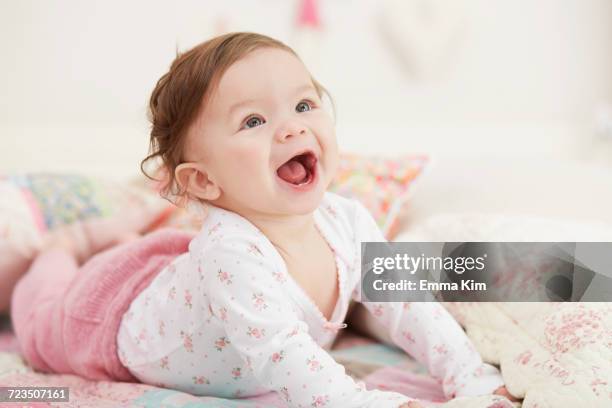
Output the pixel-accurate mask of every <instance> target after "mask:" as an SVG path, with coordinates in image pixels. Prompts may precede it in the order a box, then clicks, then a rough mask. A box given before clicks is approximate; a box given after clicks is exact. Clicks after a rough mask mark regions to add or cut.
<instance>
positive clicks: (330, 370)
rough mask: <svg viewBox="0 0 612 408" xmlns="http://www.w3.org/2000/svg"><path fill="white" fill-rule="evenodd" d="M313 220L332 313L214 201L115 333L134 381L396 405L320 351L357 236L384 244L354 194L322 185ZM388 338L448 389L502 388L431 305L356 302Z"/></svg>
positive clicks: (353, 270) (347, 295) (352, 296)
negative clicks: (325, 249)
mask: <svg viewBox="0 0 612 408" xmlns="http://www.w3.org/2000/svg"><path fill="white" fill-rule="evenodd" d="M314 218H315V224H316V226H317V228H318V229H319V231H320V232H321V234H322V235H323V237H324V238H325V239H326V241H327V243H328V244H329V245H330V247H331V248H332V250H333V252H334V254H335V259H336V265H337V272H338V282H339V298H338V302H337V304H336V306H335V309H334V312H333V314H332V317H331V319H330V320H329V321H328V320H327V319H326V318H325V317H324V316H323V314H322V313H321V311H320V310H319V309H318V308H317V306H316V305H315V304H314V302H313V301H312V300H311V299H310V298H309V297H308V295H306V293H305V292H304V290H302V289H301V287H300V286H299V285H298V283H297V282H296V281H295V280H294V279H293V278H292V277H291V275H290V274H289V273H288V271H287V267H286V264H285V262H284V260H283V258H282V257H281V255H280V254H279V253H278V251H277V250H276V249H275V247H274V246H273V245H272V243H271V242H270V241H269V240H268V239H267V238H266V236H265V235H263V233H262V232H261V231H260V230H259V229H257V227H255V226H254V225H253V224H252V223H250V222H249V221H248V220H246V219H245V218H243V217H241V216H239V215H237V214H235V213H232V212H229V211H226V210H223V209H220V208H217V207H210V210H209V214H208V216H207V218H206V221H205V223H204V225H203V227H202V230H201V231H200V232H199V234H198V235H197V236H196V237H195V238H194V239H193V241H192V242H191V244H190V246H189V253H186V254H183V255H181V256H179V257H178V258H177V259H176V260H175V261H174V262H173V263H172V264H170V265H169V266H168V267H166V268H164V269H163V270H162V271H161V272H160V273H159V275H158V276H157V277H156V278H155V279H154V280H153V281H152V283H151V284H150V285H149V287H147V288H146V289H145V290H144V291H143V292H141V293H140V295H139V296H138V297H136V298H135V299H134V301H133V302H132V304H131V306H130V308H129V310H128V311H127V313H126V314H125V315H124V317H123V319H122V323H121V326H120V330H119V333H118V336H117V341H118V349H119V356H120V359H121V361H122V363H123V364H124V365H125V366H126V367H127V368H128V369H129V370H130V371H131V372H132V373H133V374H134V376H135V377H136V378H138V379H139V380H140V381H142V382H145V383H149V384H154V385H159V386H163V387H167V388H175V389H179V390H183V391H186V392H190V393H193V394H197V395H210V396H216V397H231V398H233V397H248V396H255V395H259V394H262V393H265V392H269V391H275V392H278V393H280V394H281V395H282V396H283V397H284V399H285V400H286V401H287V403H288V405H289V406H291V407H325V406H329V407H347V408H348V407H393V408H396V407H399V406H400V405H401V404H402V403H404V402H408V401H410V400H411V399H410V398H408V397H406V396H403V395H401V394H397V393H393V392H385V391H379V390H370V391H368V390H365V388H364V387H363V385H362V384H358V383H356V382H355V381H354V380H353V379H352V378H351V377H350V376H348V375H347V374H346V373H345V369H344V367H343V366H342V365H340V364H338V363H336V362H335V361H334V359H333V358H332V357H331V356H330V355H329V354H328V352H327V351H326V349H329V347H330V346H331V344H332V343H333V341H334V339H335V338H336V335H337V332H338V330H339V329H341V328H344V327H346V325H345V324H344V319H345V317H346V314H347V310H348V307H349V303H350V302H351V300H356V301H359V292H360V291H359V286H360V251H361V242H362V241H383V240H384V238H383V237H382V234H381V233H380V231H379V229H378V227H377V225H376V223H375V222H374V220H373V219H372V217H371V216H370V214H369V213H368V212H367V210H366V209H365V208H364V207H363V206H362V205H361V204H359V203H357V202H356V201H352V200H347V199H345V198H341V197H340V196H337V195H335V194H332V193H326V194H325V196H324V199H323V202H322V203H321V205H320V206H319V208H318V209H317V210H316V211H315V213H314ZM364 305H365V306H366V308H367V309H368V310H369V311H370V312H371V313H372V314H373V315H374V316H375V317H376V318H377V319H378V320H379V321H380V322H381V323H382V324H383V325H384V327H386V328H387V330H388V333H389V335H390V337H391V339H392V340H393V341H394V342H395V343H396V344H397V345H398V346H399V347H401V348H402V349H404V350H405V351H406V352H407V353H409V354H411V355H412V356H414V357H415V358H416V359H417V360H419V361H420V362H421V363H423V364H424V365H426V367H427V368H428V369H429V372H430V373H431V374H432V375H433V376H434V377H436V378H437V379H438V380H439V381H440V382H441V384H442V385H443V388H444V392H445V394H446V395H447V396H449V397H453V396H463V395H480V394H487V393H491V392H492V391H493V390H494V389H496V388H497V387H499V386H501V385H502V384H503V380H502V378H501V376H500V374H499V372H498V370H497V369H496V368H495V367H493V366H490V365H488V364H484V363H483V362H482V360H481V358H480V356H479V354H478V353H477V352H476V350H475V349H474V347H473V346H472V344H471V343H470V341H469V340H468V338H467V337H466V335H465V333H464V332H463V330H462V329H461V328H460V326H459V325H458V324H457V323H456V322H455V320H453V318H452V317H451V316H450V315H449V314H448V312H447V311H446V310H445V309H444V308H443V307H442V306H441V305H439V304H437V303H367V302H366V303H364Z"/></svg>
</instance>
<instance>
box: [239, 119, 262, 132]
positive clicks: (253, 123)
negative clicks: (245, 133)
mask: <svg viewBox="0 0 612 408" xmlns="http://www.w3.org/2000/svg"><path fill="white" fill-rule="evenodd" d="M264 123H265V121H264V120H263V119H262V118H260V117H259V116H251V117H250V118H248V119H247V120H246V122H244V126H243V127H242V128H243V129H250V128H254V127H256V126H260V125H263V124H264Z"/></svg>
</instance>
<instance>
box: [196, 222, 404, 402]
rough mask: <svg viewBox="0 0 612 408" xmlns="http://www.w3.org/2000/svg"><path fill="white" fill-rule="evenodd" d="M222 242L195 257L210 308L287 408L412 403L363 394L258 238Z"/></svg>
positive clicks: (374, 393) (389, 395)
mask: <svg viewBox="0 0 612 408" xmlns="http://www.w3.org/2000/svg"><path fill="white" fill-rule="evenodd" d="M222 241H223V242H222V243H219V242H217V244H212V245H210V246H209V247H208V248H207V250H206V251H205V254H202V257H201V265H202V269H203V270H204V271H206V272H205V282H204V284H205V285H206V287H207V290H208V292H209V294H210V296H209V302H210V305H209V306H210V310H211V312H212V314H213V316H214V318H216V319H218V321H219V322H220V323H221V324H222V326H223V327H224V328H225V331H226V333H227V338H228V340H229V344H230V345H232V346H233V347H234V348H235V349H236V350H237V351H238V353H239V354H240V355H241V357H242V358H243V360H244V361H245V364H246V366H247V370H249V371H251V372H252V374H253V375H254V376H255V378H257V380H258V381H260V383H261V384H262V385H263V386H265V387H266V388H268V389H270V390H274V391H276V392H278V393H280V394H281V395H282V396H283V397H284V398H285V400H286V401H287V403H288V404H289V406H291V407H323V406H328V407H340V406H341V407H393V408H397V407H399V406H400V405H401V404H402V403H404V402H408V401H410V398H407V397H405V396H403V395H401V394H397V393H391V392H383V391H377V390H373V391H366V390H365V389H364V387H362V386H360V385H358V384H356V383H355V382H354V381H353V379H352V378H351V377H350V376H348V375H347V374H346V373H345V369H344V367H343V366H342V365H340V364H338V363H336V362H335V361H334V360H333V358H332V357H331V356H330V355H329V354H328V353H327V352H326V351H325V350H323V349H322V348H321V347H320V346H319V345H318V344H317V343H316V342H315V341H314V339H313V338H312V337H311V336H310V335H309V334H308V326H307V324H306V323H305V322H304V321H303V320H301V319H300V317H299V312H298V310H296V309H295V306H294V304H293V303H292V301H291V299H290V298H289V297H288V291H287V289H286V288H285V287H284V283H285V282H286V281H287V279H288V278H289V277H287V276H286V270H284V269H285V268H284V267H281V265H280V264H279V262H278V260H277V261H276V262H275V261H274V260H275V258H276V254H274V253H272V252H273V251H272V249H271V248H273V247H272V246H271V245H269V244H267V242H266V241H265V240H264V239H253V238H251V237H249V236H248V235H243V236H238V235H237V234H236V235H233V236H227V235H226V236H224V238H223V240H222ZM278 258H280V256H278ZM228 369H231V368H230V367H228ZM235 374H236V376H240V375H241V373H240V372H236V373H235Z"/></svg>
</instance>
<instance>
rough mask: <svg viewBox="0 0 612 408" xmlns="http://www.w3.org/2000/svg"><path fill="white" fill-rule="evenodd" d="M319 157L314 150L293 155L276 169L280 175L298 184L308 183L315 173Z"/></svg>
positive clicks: (285, 179) (289, 181)
mask: <svg viewBox="0 0 612 408" xmlns="http://www.w3.org/2000/svg"><path fill="white" fill-rule="evenodd" d="M316 164H317V158H316V156H315V155H314V154H313V153H312V152H305V153H302V154H298V155H296V156H293V157H292V158H291V159H289V160H288V161H287V162H285V163H284V164H283V165H282V166H280V167H279V168H278V170H276V174H278V177H280V178H281V179H283V180H284V181H286V182H287V183H291V184H294V185H296V186H299V185H303V184H308V183H310V182H311V181H312V179H313V178H314V175H315V168H316Z"/></svg>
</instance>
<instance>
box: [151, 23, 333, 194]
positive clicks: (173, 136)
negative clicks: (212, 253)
mask: <svg viewBox="0 0 612 408" xmlns="http://www.w3.org/2000/svg"><path fill="white" fill-rule="evenodd" d="M259 48H278V49H281V50H285V51H287V52H290V53H291V54H293V55H295V56H296V57H297V58H299V56H298V55H297V54H296V53H295V52H294V51H293V50H292V49H291V48H290V47H289V46H287V45H285V44H284V43H282V42H280V41H278V40H275V39H273V38H270V37H267V36H265V35H262V34H256V33H247V32H237V33H228V34H224V35H221V36H218V37H215V38H212V39H210V40H208V41H206V42H203V43H201V44H199V45H197V46H195V47H194V48H192V49H190V50H188V51H186V52H184V53H181V54H178V53H177V56H176V58H175V60H174V61H173V62H172V65H171V66H170V70H169V71H168V72H167V73H165V74H164V75H163V76H162V77H161V78H160V79H159V80H158V81H157V85H156V86H155V89H154V90H153V93H152V94H151V99H150V101H149V114H148V117H149V121H150V122H151V136H150V142H149V154H148V156H147V157H145V158H144V159H143V160H142V162H141V163H140V169H141V171H142V172H143V173H144V175H145V176H147V177H148V178H149V179H151V180H155V181H159V182H160V183H161V184H160V187H159V190H160V195H161V196H162V197H164V198H166V199H168V200H170V201H172V202H174V203H175V204H176V202H175V200H173V199H172V198H171V197H174V198H179V199H180V198H181V197H182V196H184V195H185V191H181V189H180V186H179V185H178V183H177V182H176V179H175V176H174V170H175V169H176V167H177V166H178V165H179V164H181V163H182V162H183V161H184V157H183V151H184V147H185V140H186V136H187V133H188V130H189V128H190V126H191V125H192V123H193V122H194V121H195V119H196V117H197V115H198V113H199V112H200V110H201V109H202V107H203V105H204V103H206V99H207V97H208V96H209V95H210V93H211V92H212V90H213V89H214V87H215V86H216V85H217V84H218V82H219V80H220V79H221V77H222V76H223V74H224V73H225V71H226V70H227V69H228V68H229V67H230V66H231V65H232V64H234V63H235V62H236V61H238V60H239V59H241V58H243V57H245V56H246V55H248V54H249V53H251V52H252V51H255V50H257V49H259ZM312 83H313V85H314V86H315V88H316V91H317V93H318V94H319V96H320V97H322V95H323V93H327V92H326V90H325V88H323V86H321V84H319V83H318V82H317V81H316V80H315V79H314V78H312ZM152 159H161V162H162V163H161V169H162V173H163V175H164V176H163V178H162V179H161V180H159V179H156V178H155V177H154V176H155V175H157V174H159V170H160V169H159V168H155V169H154V170H153V171H152V173H153V176H152V175H151V174H149V172H148V171H147V170H146V169H145V165H146V164H147V163H148V162H149V161H150V160H152Z"/></svg>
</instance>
